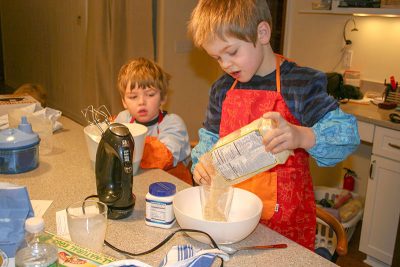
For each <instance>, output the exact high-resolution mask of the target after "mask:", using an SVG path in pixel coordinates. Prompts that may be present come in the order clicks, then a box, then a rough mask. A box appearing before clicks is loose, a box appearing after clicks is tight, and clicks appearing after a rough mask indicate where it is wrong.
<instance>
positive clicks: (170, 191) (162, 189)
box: [149, 182, 176, 197]
mask: <svg viewBox="0 0 400 267" xmlns="http://www.w3.org/2000/svg"><path fill="white" fill-rule="evenodd" d="M149 193H150V194H152V195H153V196H156V197H169V196H172V195H175V193H176V186H175V185H174V184H172V183H168V182H157V183H152V184H151V185H150V186H149Z"/></svg>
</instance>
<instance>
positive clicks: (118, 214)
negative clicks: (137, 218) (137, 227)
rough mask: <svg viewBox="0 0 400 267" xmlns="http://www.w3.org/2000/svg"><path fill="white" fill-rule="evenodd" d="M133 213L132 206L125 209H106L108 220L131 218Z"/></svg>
mask: <svg viewBox="0 0 400 267" xmlns="http://www.w3.org/2000/svg"><path fill="white" fill-rule="evenodd" d="M132 212H133V206H131V207H127V208H114V207H110V206H109V207H108V214H107V215H108V219H111V220H119V219H124V218H127V217H129V216H131V214H132Z"/></svg>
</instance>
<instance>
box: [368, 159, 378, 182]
mask: <svg viewBox="0 0 400 267" xmlns="http://www.w3.org/2000/svg"><path fill="white" fill-rule="evenodd" d="M375 163H376V160H373V161H372V162H371V165H369V179H371V180H374V177H372V168H373V167H374V165H375Z"/></svg>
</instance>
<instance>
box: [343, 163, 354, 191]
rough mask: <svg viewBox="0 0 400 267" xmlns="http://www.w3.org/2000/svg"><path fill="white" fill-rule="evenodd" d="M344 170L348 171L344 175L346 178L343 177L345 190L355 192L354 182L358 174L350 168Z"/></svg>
mask: <svg viewBox="0 0 400 267" xmlns="http://www.w3.org/2000/svg"><path fill="white" fill-rule="evenodd" d="M344 169H345V170H346V173H345V174H344V177H343V189H346V190H349V191H353V190H354V182H355V178H356V177H357V174H356V173H355V172H354V171H352V170H350V169H348V168H344Z"/></svg>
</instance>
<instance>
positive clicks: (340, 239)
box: [316, 207, 348, 262]
mask: <svg viewBox="0 0 400 267" xmlns="http://www.w3.org/2000/svg"><path fill="white" fill-rule="evenodd" d="M317 218H319V219H320V220H321V221H323V222H324V223H326V224H327V225H328V226H329V227H330V228H331V229H332V230H333V232H334V233H335V235H336V240H337V244H336V248H335V253H334V254H333V255H331V256H330V257H329V256H327V255H325V254H324V255H322V254H320V253H318V250H316V252H317V253H318V254H320V255H321V256H323V257H325V258H327V259H328V260H330V261H332V262H336V260H337V258H338V256H344V255H346V254H347V246H348V243H347V235H346V231H345V229H344V227H343V225H342V224H341V223H340V222H339V220H338V219H337V218H335V217H334V216H333V215H332V214H330V213H329V212H327V211H325V210H324V209H323V208H321V207H317ZM316 249H318V248H316ZM319 251H321V250H319Z"/></svg>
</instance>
